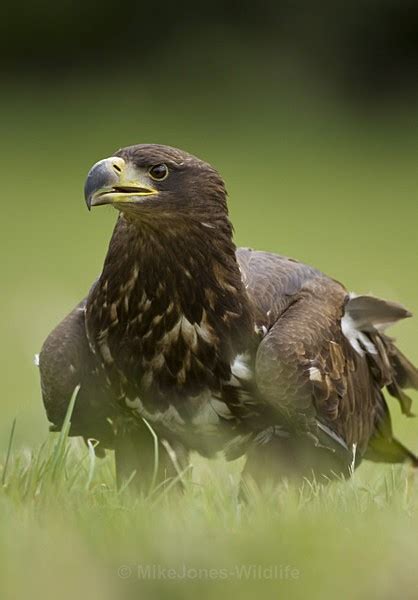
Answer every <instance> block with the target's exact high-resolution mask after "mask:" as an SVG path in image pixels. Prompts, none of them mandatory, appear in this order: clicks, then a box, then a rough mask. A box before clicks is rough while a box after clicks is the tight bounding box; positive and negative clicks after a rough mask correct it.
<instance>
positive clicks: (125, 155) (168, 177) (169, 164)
mask: <svg viewBox="0 0 418 600" xmlns="http://www.w3.org/2000/svg"><path fill="white" fill-rule="evenodd" d="M84 193H85V199H86V203H87V206H88V208H89V209H90V208H91V207H92V206H99V205H103V204H111V205H112V206H114V207H115V208H117V209H118V210H120V211H122V212H123V213H124V214H125V216H127V217H129V218H130V219H131V220H132V219H134V220H136V219H138V220H139V221H144V220H145V221H150V219H154V218H160V217H162V216H164V215H166V216H169V217H170V218H173V217H176V216H177V217H180V218H181V219H187V217H190V218H193V217H195V218H196V217H197V218H203V219H206V217H207V216H208V215H211V214H212V215H213V216H215V217H218V218H219V216H220V215H221V214H223V215H226V214H227V207H226V191H225V185H224V182H223V180H222V178H221V177H220V175H219V174H218V172H217V171H216V170H215V169H214V168H213V167H211V166H210V165H209V164H208V163H205V162H204V161H202V160H200V159H198V158H196V157H195V156H192V155H191V154H188V153H187V152H184V151H182V150H178V149H177V148H171V147H170V146H161V145H158V144H138V145H136V146H129V147H127V148H122V149H121V150H118V151H117V152H116V153H115V154H114V155H113V156H111V157H110V158H105V159H103V160H100V161H99V162H97V163H96V164H95V165H93V167H92V168H91V170H90V172H89V174H88V176H87V180H86V184H85V188H84Z"/></svg>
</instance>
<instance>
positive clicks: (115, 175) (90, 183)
mask: <svg viewBox="0 0 418 600" xmlns="http://www.w3.org/2000/svg"><path fill="white" fill-rule="evenodd" d="M157 193H158V191H157V190H154V189H153V188H151V187H150V186H149V182H145V181H144V182H142V181H141V180H140V177H139V176H138V172H137V171H136V169H134V167H133V166H132V165H129V164H127V163H126V162H125V161H124V160H123V158H120V157H119V156H111V157H110V158H105V159H104V160H99V162H97V163H96V164H95V165H93V166H92V168H91V169H90V171H89V174H88V175H87V179H86V183H85V186H84V197H85V200H86V204H87V208H88V209H89V210H90V208H91V207H92V206H100V205H102V204H115V205H117V204H119V203H122V202H129V203H133V202H137V201H138V200H139V198H140V197H142V196H150V195H152V194H157Z"/></svg>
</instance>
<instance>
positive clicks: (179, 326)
mask: <svg viewBox="0 0 418 600" xmlns="http://www.w3.org/2000/svg"><path fill="white" fill-rule="evenodd" d="M119 292H120V291H119ZM123 292H124V293H119V294H118V295H116V296H115V295H112V294H111V293H110V290H109V286H108V285H102V287H101V289H100V290H99V293H97V294H96V295H95V296H93V298H92V299H91V300H90V302H89V303H88V306H87V313H86V323H87V332H88V337H89V341H90V344H91V346H92V348H93V350H94V353H95V355H96V356H97V358H98V359H99V362H100V364H101V367H102V368H103V369H104V370H105V372H106V375H107V380H108V382H109V385H112V387H113V388H114V389H115V391H116V392H117V395H118V397H120V398H122V397H127V398H128V399H130V400H131V401H133V400H134V399H136V398H141V402H142V403H144V405H145V406H148V408H149V409H150V410H161V408H164V407H165V408H166V407H167V406H168V405H169V404H173V405H175V406H177V405H184V406H183V408H184V410H187V406H186V405H185V402H184V399H185V398H186V397H197V396H199V395H201V394H204V393H205V392H206V390H208V389H210V390H214V391H217V390H219V389H220V387H221V383H222V381H224V380H227V379H228V377H229V376H230V364H229V362H228V356H227V352H226V349H225V343H224V342H223V340H222V336H221V335H220V334H219V332H218V331H217V330H216V327H215V326H214V324H213V321H212V322H211V320H210V317H209V316H208V314H207V312H206V311H205V310H201V311H200V319H199V320H197V319H194V320H193V319H191V318H190V317H188V316H186V315H185V314H184V311H183V310H182V307H181V305H180V304H179V303H178V302H176V301H175V299H174V298H173V299H171V300H167V299H162V298H160V297H159V296H158V295H155V296H154V297H148V296H147V294H146V293H145V291H144V290H143V289H135V287H132V289H131V290H127V289H125V290H123Z"/></svg>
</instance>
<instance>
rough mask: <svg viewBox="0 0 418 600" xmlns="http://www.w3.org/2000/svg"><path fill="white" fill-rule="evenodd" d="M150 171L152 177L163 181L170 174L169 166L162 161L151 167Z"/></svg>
mask: <svg viewBox="0 0 418 600" xmlns="http://www.w3.org/2000/svg"><path fill="white" fill-rule="evenodd" d="M148 173H149V174H150V177H152V179H155V180H156V181H162V180H163V179H165V178H166V177H167V175H168V167H167V165H165V164H164V163H161V164H160V165H154V166H153V167H150V169H149V171H148Z"/></svg>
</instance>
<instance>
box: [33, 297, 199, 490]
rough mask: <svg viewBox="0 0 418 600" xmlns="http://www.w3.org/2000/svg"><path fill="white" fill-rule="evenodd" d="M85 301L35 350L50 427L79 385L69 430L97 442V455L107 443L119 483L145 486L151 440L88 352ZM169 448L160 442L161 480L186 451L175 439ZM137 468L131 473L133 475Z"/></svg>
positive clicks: (57, 425) (61, 419)
mask: <svg viewBox="0 0 418 600" xmlns="http://www.w3.org/2000/svg"><path fill="white" fill-rule="evenodd" d="M85 305H86V300H83V301H82V302H80V304H78V305H77V306H76V307H75V308H74V310H72V311H71V312H70V314H69V315H67V316H66V317H65V319H64V320H63V321H61V323H60V324H59V325H58V326H57V327H56V328H55V329H54V330H53V331H52V332H51V333H50V334H49V336H48V337H47V339H46V341H45V342H44V344H43V346H42V349H41V352H40V355H39V369H40V374H41V388H42V397H43V401H44V405H45V410H46V413H47V416H48V419H49V421H50V422H51V423H52V425H51V430H52V431H59V430H60V429H61V427H62V424H63V422H64V419H65V415H66V413H67V409H68V405H69V402H70V400H71V397H72V395H73V393H74V390H75V389H76V388H77V386H80V388H79V391H78V394H77V397H76V401H75V405H74V409H73V413H72V417H71V427H70V432H69V433H70V435H72V436H82V437H83V438H84V439H85V440H87V439H89V438H94V439H95V440H97V441H99V445H98V446H96V447H95V451H96V454H97V455H98V456H103V455H104V449H105V448H112V449H114V450H115V462H116V475H117V480H118V485H119V486H120V485H122V484H123V483H124V482H126V481H128V480H129V481H132V479H133V482H132V483H133V484H134V485H135V486H136V487H137V488H138V489H144V490H148V489H149V486H150V482H151V481H152V479H153V477H154V464H155V456H154V452H155V447H154V439H153V437H152V435H151V433H150V431H149V430H148V427H147V426H146V425H145V423H144V422H143V421H142V420H141V419H138V418H132V416H131V413H130V411H127V413H129V415H128V414H124V413H123V411H121V407H120V404H119V403H118V402H117V401H116V399H115V398H114V395H113V393H112V389H111V387H110V386H109V385H107V382H106V381H105V379H104V378H105V375H104V372H103V370H102V369H101V368H98V367H99V365H98V363H97V361H96V357H95V356H94V354H93V353H92V351H91V349H90V346H89V343H88V339H87V335H86V327H85ZM171 446H172V449H171V452H174V454H175V460H176V461H177V462H176V464H175V463H174V462H173V458H172V456H171V454H170V453H169V452H168V451H167V450H166V448H165V446H163V445H162V444H161V443H160V444H159V462H158V474H159V478H160V479H161V480H165V479H166V478H167V477H175V476H177V470H176V469H177V468H178V466H176V465H177V464H178V465H180V468H185V466H186V464H187V457H188V455H187V451H186V449H185V448H184V447H183V446H182V445H181V444H179V443H178V444H177V443H173V444H172V445H171ZM134 472H136V475H135V477H132V475H133V473H134Z"/></svg>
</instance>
